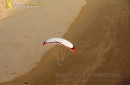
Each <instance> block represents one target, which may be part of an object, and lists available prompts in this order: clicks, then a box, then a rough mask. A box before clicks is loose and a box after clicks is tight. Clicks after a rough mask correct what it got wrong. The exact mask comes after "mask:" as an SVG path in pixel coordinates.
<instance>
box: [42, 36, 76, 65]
mask: <svg viewBox="0 0 130 85" xmlns="http://www.w3.org/2000/svg"><path fill="white" fill-rule="evenodd" d="M47 44H55V45H58V46H59V50H60V51H61V52H63V51H64V52H63V53H62V54H63V55H62V56H61V57H62V58H61V60H60V59H58V60H59V62H58V65H59V66H61V65H63V60H64V57H65V56H68V54H69V51H71V54H72V53H75V52H76V48H75V46H74V45H73V44H72V43H71V42H70V41H68V40H66V39H63V38H49V39H47V40H45V41H44V43H43V46H45V45H47ZM63 49H64V50H63ZM67 51H68V53H67ZM65 54H66V55H65Z"/></svg>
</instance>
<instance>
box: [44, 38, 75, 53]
mask: <svg viewBox="0 0 130 85" xmlns="http://www.w3.org/2000/svg"><path fill="white" fill-rule="evenodd" d="M45 44H59V45H63V46H65V47H67V48H69V49H70V50H71V51H72V52H75V51H76V49H75V47H74V45H73V44H72V43H71V42H69V41H68V40H65V39H63V38H50V39H47V40H46V41H44V43H43V46H44V45H45Z"/></svg>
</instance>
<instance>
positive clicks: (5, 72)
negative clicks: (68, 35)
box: [0, 0, 85, 82]
mask: <svg viewBox="0 0 130 85" xmlns="http://www.w3.org/2000/svg"><path fill="white" fill-rule="evenodd" d="M39 1H40V2H43V3H45V4H46V5H45V6H44V7H40V8H14V9H13V11H8V10H7V8H5V1H4V0H2V1H0V11H1V12H0V15H1V19H0V82H5V81H10V80H12V79H14V78H16V77H18V76H20V75H23V74H25V73H27V72H29V71H30V70H31V69H33V67H35V66H36V65H37V63H38V62H39V61H40V60H41V58H42V55H43V54H44V53H45V52H46V51H47V50H48V49H49V48H46V49H43V47H42V43H43V41H44V40H45V39H47V38H50V37H62V35H63V34H64V33H65V32H66V31H67V29H68V27H69V26H70V24H71V23H72V22H73V21H74V19H75V18H76V17H77V16H78V14H79V12H80V10H81V8H82V6H83V5H85V0H76V1H75V0H71V1H70V0H63V1H61V0H53V1H52V0H51V1H49V0H39ZM11 2H12V3H15V2H24V3H25V2H27V0H24V1H23V0H11ZM29 2H38V1H37V0H31V1H29Z"/></svg>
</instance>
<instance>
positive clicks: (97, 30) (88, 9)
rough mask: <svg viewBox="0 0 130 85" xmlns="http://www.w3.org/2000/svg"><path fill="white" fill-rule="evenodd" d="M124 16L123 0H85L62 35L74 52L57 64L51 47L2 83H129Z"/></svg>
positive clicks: (129, 57)
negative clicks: (20, 73) (28, 68)
mask: <svg viewBox="0 0 130 85" xmlns="http://www.w3.org/2000/svg"><path fill="white" fill-rule="evenodd" d="M128 16H129V7H128V3H127V0H124V1H122V0H118V2H117V1H115V0H88V1H87V4H86V5H85V7H84V8H83V10H82V11H81V14H80V15H79V17H78V18H77V19H76V20H75V22H74V23H73V24H72V25H71V27H70V29H69V30H68V32H67V33H66V34H65V35H64V36H63V37H64V38H66V39H68V40H70V41H71V42H73V43H74V45H75V46H76V49H77V52H76V53H75V54H74V55H72V56H71V57H69V58H68V59H67V60H65V61H64V65H63V66H62V67H59V66H58V65H57V61H56V60H55V57H54V55H53V54H51V53H54V52H55V51H54V49H51V50H49V51H48V52H47V53H46V54H45V55H44V57H43V59H42V61H41V62H40V63H39V64H38V66H37V67H35V69H33V70H31V71H30V72H29V73H27V74H26V75H24V76H20V77H18V78H16V79H14V80H13V81H12V82H7V83H5V84H3V85H8V84H10V85H15V84H16V85H23V83H24V82H28V85H130V83H129V81H130V74H129V73H130V68H129V67H130V53H129V52H130V40H129V36H128V35H129V32H128V29H130V28H129V20H128ZM80 73H81V74H80ZM98 73H100V74H101V75H100V74H99V75H98ZM107 73H110V76H108V75H106V76H104V75H102V74H107ZM56 74H59V75H56ZM60 74H61V75H60ZM95 74H97V75H96V76H95ZM112 74H116V75H112ZM128 80H129V81H128Z"/></svg>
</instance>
